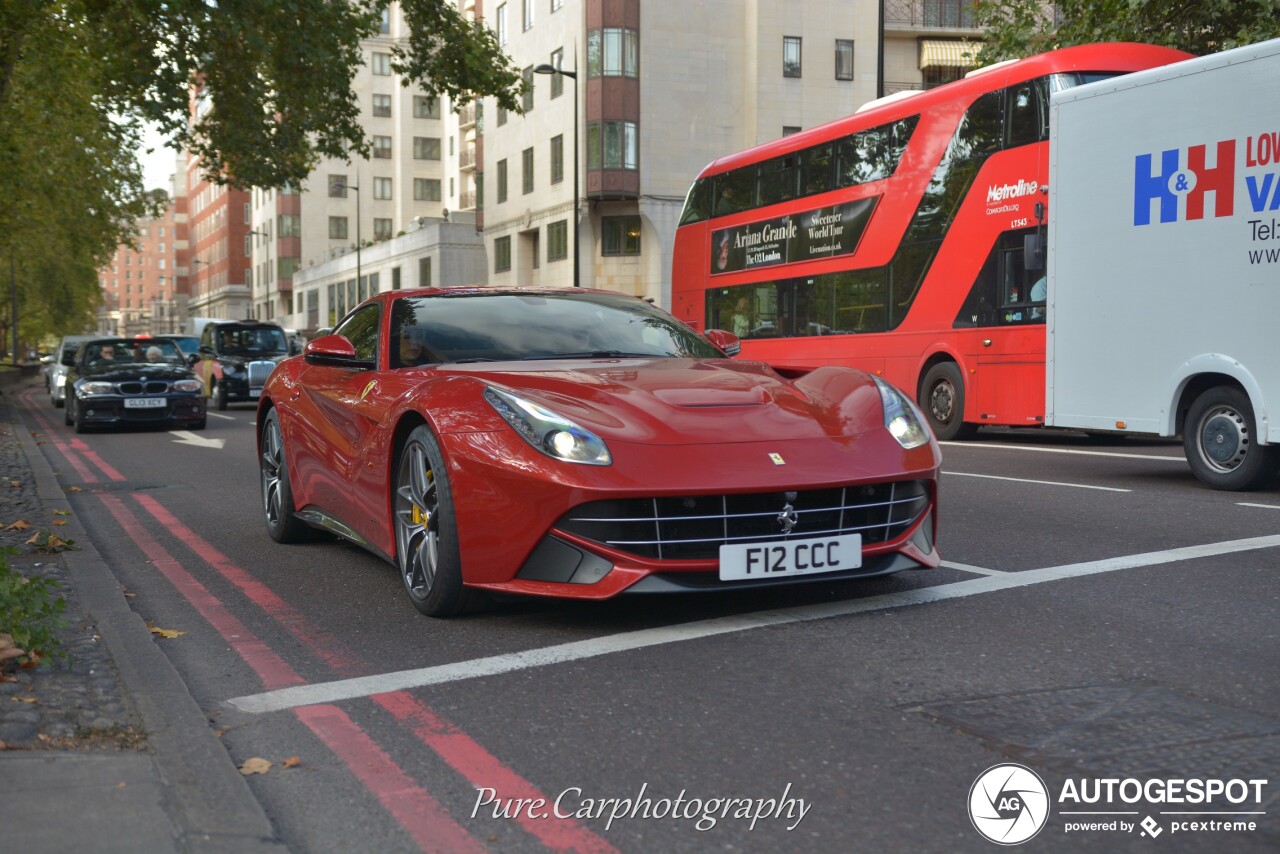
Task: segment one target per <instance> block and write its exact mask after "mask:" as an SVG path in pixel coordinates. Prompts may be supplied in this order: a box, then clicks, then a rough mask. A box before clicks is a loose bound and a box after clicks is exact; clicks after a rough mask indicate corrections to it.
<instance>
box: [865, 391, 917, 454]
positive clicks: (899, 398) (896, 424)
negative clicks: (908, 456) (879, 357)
mask: <svg viewBox="0 0 1280 854" xmlns="http://www.w3.org/2000/svg"><path fill="white" fill-rule="evenodd" d="M871 379H873V380H875V383H876V388H878V389H879V390H880V402H881V403H883V404H884V426H885V429H887V430H888V431H889V433H890V434H892V435H893V438H895V439H897V440H898V444H899V445H901V446H902V447H904V448H906V449H908V450H910V449H911V448H918V447H920V446H921V445H926V444H928V442H929V428H928V427H926V426H925V425H924V416H923V415H921V414H920V410H918V409H916V405H915V404H914V403H912V402H911V399H910V398H908V397H907V396H906V395H905V394H903V393H902V392H900V391H898V390H897V389H896V388H894V387H893V386H891V385H889V384H888V383H887V382H885V381H884V380H882V379H880V378H879V377H872V378H871Z"/></svg>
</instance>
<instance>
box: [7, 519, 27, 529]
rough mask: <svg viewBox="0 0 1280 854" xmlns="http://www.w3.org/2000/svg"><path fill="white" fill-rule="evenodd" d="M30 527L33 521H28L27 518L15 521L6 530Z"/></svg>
mask: <svg viewBox="0 0 1280 854" xmlns="http://www.w3.org/2000/svg"><path fill="white" fill-rule="evenodd" d="M30 527H31V523H30V522H28V521H27V520H26V519H19V520H18V521H16V522H14V523H13V524H12V525H10V526H8V527H7V528H5V530H6V531H25V530H27V528H30Z"/></svg>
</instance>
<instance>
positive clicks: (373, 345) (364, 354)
mask: <svg viewBox="0 0 1280 854" xmlns="http://www.w3.org/2000/svg"><path fill="white" fill-rule="evenodd" d="M378 309H379V307H378V305H377V304H376V303H375V304H373V305H367V306H365V307H364V308H362V309H360V310H359V311H357V312H355V313H354V314H352V315H351V316H350V317H348V318H347V319H346V320H344V321H342V323H341V324H339V325H338V328H337V329H335V330H334V333H335V334H337V335H342V336H345V337H346V339H347V340H348V341H350V342H351V344H352V346H354V347H355V348H356V358H357V359H365V360H367V361H373V360H374V359H376V358H377V357H378V318H379V316H380V312H379V310H378Z"/></svg>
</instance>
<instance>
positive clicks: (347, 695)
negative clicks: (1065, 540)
mask: <svg viewBox="0 0 1280 854" xmlns="http://www.w3.org/2000/svg"><path fill="white" fill-rule="evenodd" d="M1271 548H1280V535H1274V536H1270V537H1253V538H1251V539H1245V540H1230V541H1227V542H1222V543H1207V544H1204V545H1199V546H1187V547H1184V548H1178V549H1168V550H1165V551H1158V552H1146V553H1144V554H1136V555H1127V556H1124V557H1115V558H1107V559H1105V560H1095V561H1089V562H1087V563H1073V564H1067V565H1065V566H1050V567H1045V568H1043V569H1028V570H1023V571H1021V572H1006V573H1001V574H1000V575H989V576H986V577H983V578H974V579H970V580H969V581H958V582H956V583H955V584H942V585H939V586H937V587H925V588H922V589H920V590H907V591H903V592H900V593H887V594H884V595H882V596H870V597H867V598H866V599H857V600H854V601H845V602H824V603H820V604H816V605H801V606H798V607H795V608H783V609H780V610H775V611H758V612H756V613H753V614H740V615H736V616H732V617H717V618H715V619H711V620H700V621H697V622H692V623H683V624H680V625H675V626H661V627H658V628H652V629H641V630H639V631H634V632H625V633H623V634H617V635H606V636H604V637H598V638H590V639H588V640H581V641H572V642H570V643H563V644H558V645H556V646H548V647H542V648H540V649H528V650H522V651H521V652H512V653H506V654H504V655H492V656H489V657H487V658H476V659H472V660H471V661H457V662H454V663H452V664H441V665H437V666H435V667H423V668H420V669H417V670H401V671H398V672H395V673H381V674H377V675H373V676H361V677H358V678H355V679H343V680H339V681H335V682H325V683H320V684H314V685H298V686H295V687H292V688H281V689H279V690H276V691H267V692H265V693H261V694H253V695H249V696H245V697H235V698H233V699H231V700H228V701H227V702H228V703H229V704H230V705H231V706H233V707H234V708H236V709H239V710H240V711H242V712H249V713H253V714H261V713H264V712H276V711H282V710H285V709H292V708H296V707H298V706H309V705H315V704H317V703H335V702H339V701H341V700H354V699H358V698H361V697H368V696H372V695H374V694H385V693H388V692H391V691H404V690H408V689H411V688H421V687H423V686H426V685H440V684H443V683H446V682H457V681H460V680H463V679H475V678H477V677H481V676H495V675H498V674H501V673H511V672H514V671H517V670H527V669H529V668H531V667H545V666H547V665H550V664H561V663H564V662H568V661H580V660H583V659H587V658H597V657H599V656H602V655H608V654H610V653H615V652H627V651H629V650H634V649H644V648H646V647H651V646H661V645H663V644H669V643H678V642H680V641H689V640H697V639H698V638H706V637H714V636H716V635H723V634H729V633H731V632H741V631H746V630H748V629H759V628H764V627H766V626H776V625H782V624H787V623H801V622H807V621H809V620H825V619H827V618H830V617H844V616H849V615H850V614H860V613H864V612H867V611H883V610H886V609H890V608H902V607H905V606H907V605H923V604H926V603H930V602H942V601H944V600H947V599H959V598H962V597H967V596H976V595H978V594H982V593H994V592H996V591H999V590H1010V589H1013V588H1016V587H1027V586H1029V585H1032V584H1041V583H1044V582H1046V581H1061V580H1063V579H1068V578H1080V577H1083V576H1086V575H1095V574H1097V573H1101V572H1114V571H1116V570H1120V569H1135V568H1137V567H1143V566H1157V565H1160V564H1166V563H1173V562H1176V561H1183V560H1193V559H1196V558H1202V557H1215V556H1219V555H1226V554H1233V553H1236V552H1243V551H1252V550H1256V549H1271Z"/></svg>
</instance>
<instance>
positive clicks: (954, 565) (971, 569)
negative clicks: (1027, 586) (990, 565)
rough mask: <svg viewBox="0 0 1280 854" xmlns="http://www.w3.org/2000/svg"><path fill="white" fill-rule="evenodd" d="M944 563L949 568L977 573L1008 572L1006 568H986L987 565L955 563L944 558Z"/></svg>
mask: <svg viewBox="0 0 1280 854" xmlns="http://www.w3.org/2000/svg"><path fill="white" fill-rule="evenodd" d="M942 565H943V566H945V567H946V568H947V569H958V570H960V571H961V572H972V573H976V574H977V575H1006V574H1008V570H1004V569H986V568H985V567H981V566H970V565H969V564H967V563H953V562H951V561H949V560H944V561H943V562H942Z"/></svg>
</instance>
